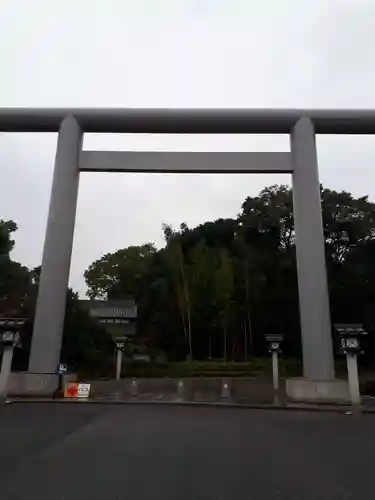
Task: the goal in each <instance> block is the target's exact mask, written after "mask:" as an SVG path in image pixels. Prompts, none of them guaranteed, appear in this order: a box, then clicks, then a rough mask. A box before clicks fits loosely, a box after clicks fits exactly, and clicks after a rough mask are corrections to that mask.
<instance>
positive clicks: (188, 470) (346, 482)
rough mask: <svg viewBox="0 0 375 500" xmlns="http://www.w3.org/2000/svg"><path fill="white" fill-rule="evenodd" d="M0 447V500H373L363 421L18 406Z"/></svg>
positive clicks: (371, 425)
mask: <svg viewBox="0 0 375 500" xmlns="http://www.w3.org/2000/svg"><path fill="white" fill-rule="evenodd" d="M0 440H1V441H0V488H1V489H0V499H1V500H96V499H98V500H99V499H100V500H123V499H129V500H146V499H147V500H158V499H161V500H172V499H173V500H175V499H176V500H245V499H246V500H258V499H259V500H260V499H261V500H267V499H280V500H281V499H283V500H294V499H296V500H297V499H298V500H304V499H311V500H319V499H322V500H323V499H324V500H366V499H369V500H370V499H371V500H372V499H373V498H374V486H373V485H374V481H373V463H374V456H375V417H374V416H365V415H363V416H348V415H338V414H327V413H315V412H314V413H303V412H291V411H290V412H284V411H272V410H268V411H255V410H243V409H220V408H201V407H194V408H192V407H173V406H113V405H112V406H111V405H96V404H87V403H85V402H82V403H80V404H63V403H62V404H61V403H60V404H53V403H52V404H48V403H34V404H33V403H22V404H12V405H6V406H4V407H2V408H0Z"/></svg>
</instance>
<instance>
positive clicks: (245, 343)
mask: <svg viewBox="0 0 375 500" xmlns="http://www.w3.org/2000/svg"><path fill="white" fill-rule="evenodd" d="M246 330H247V328H246V321H244V322H243V335H244V359H245V360H247V358H248V352H247V331H246Z"/></svg>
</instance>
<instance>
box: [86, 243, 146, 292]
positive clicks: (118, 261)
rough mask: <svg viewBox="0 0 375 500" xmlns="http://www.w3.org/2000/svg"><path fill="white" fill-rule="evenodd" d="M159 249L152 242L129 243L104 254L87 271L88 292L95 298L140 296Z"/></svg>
mask: <svg viewBox="0 0 375 500" xmlns="http://www.w3.org/2000/svg"><path fill="white" fill-rule="evenodd" d="M155 252H156V249H155V246H154V245H153V244H152V243H146V244H145V245H141V246H130V247H128V248H124V249H122V250H118V251H117V252H115V253H113V254H111V253H107V254H105V255H104V256H103V257H102V258H101V259H99V260H96V261H95V262H93V263H92V264H91V265H90V266H89V268H88V269H87V270H86V271H85V273H84V277H85V280H86V285H87V287H88V292H87V293H88V296H89V297H90V298H91V299H95V298H106V299H114V298H126V297H128V296H130V297H134V298H136V299H137V298H138V297H139V294H140V293H141V290H142V287H143V281H144V279H145V277H146V275H147V272H148V269H149V265H150V262H151V259H152V256H153V255H154V254H155Z"/></svg>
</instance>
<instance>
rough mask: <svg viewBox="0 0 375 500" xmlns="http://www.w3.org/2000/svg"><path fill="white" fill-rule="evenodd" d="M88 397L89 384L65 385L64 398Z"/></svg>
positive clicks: (75, 383)
mask: <svg viewBox="0 0 375 500" xmlns="http://www.w3.org/2000/svg"><path fill="white" fill-rule="evenodd" d="M89 396H90V384H81V383H78V382H70V383H68V384H65V390H64V398H74V399H76V398H79V399H81V398H88V397H89Z"/></svg>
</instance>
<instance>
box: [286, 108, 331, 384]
mask: <svg viewBox="0 0 375 500" xmlns="http://www.w3.org/2000/svg"><path fill="white" fill-rule="evenodd" d="M290 137H291V153H292V161H293V215H294V227H295V237H296V254H297V255H296V256H297V274H298V293H299V308H300V321H301V336H302V348H303V369H304V370H303V371H304V376H305V377H307V378H310V379H313V380H331V379H333V378H334V376H335V373H334V364H333V350H332V338H331V320H330V312H329V296H328V284H327V272H326V257H325V248H324V236H323V223H322V210H321V198H320V184H319V174H318V161H317V152H316V141H315V131H314V125H313V123H312V122H311V120H310V119H309V118H307V117H304V118H301V119H300V120H299V121H298V122H297V123H296V125H295V126H294V128H293V130H292V132H291V136H290Z"/></svg>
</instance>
